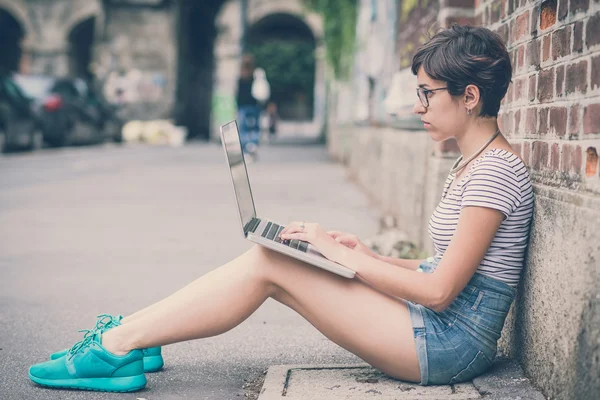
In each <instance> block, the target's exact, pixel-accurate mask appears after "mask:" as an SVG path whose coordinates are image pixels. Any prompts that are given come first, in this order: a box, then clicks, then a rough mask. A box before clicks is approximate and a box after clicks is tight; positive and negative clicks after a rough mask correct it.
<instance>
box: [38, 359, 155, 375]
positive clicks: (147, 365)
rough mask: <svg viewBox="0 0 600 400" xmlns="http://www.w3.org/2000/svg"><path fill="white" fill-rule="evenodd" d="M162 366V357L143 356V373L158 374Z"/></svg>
mask: <svg viewBox="0 0 600 400" xmlns="http://www.w3.org/2000/svg"><path fill="white" fill-rule="evenodd" d="M61 357H64V356H61ZM61 357H55V358H52V357H50V360H57V359H59V358H61ZM164 365H165V361H164V359H163V358H162V355H160V356H144V372H158V371H160V370H161V369H162V368H163V366H164Z"/></svg>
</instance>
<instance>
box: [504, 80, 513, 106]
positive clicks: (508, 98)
mask: <svg viewBox="0 0 600 400" xmlns="http://www.w3.org/2000/svg"><path fill="white" fill-rule="evenodd" d="M514 86H515V84H514V82H513V83H511V84H510V85H508V90H507V91H506V95H505V96H504V100H505V102H506V103H507V104H508V103H512V101H513V91H514Z"/></svg>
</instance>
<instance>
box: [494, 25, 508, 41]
mask: <svg viewBox="0 0 600 400" xmlns="http://www.w3.org/2000/svg"><path fill="white" fill-rule="evenodd" d="M496 33H497V34H498V35H499V36H500V37H501V38H502V41H503V42H504V43H505V44H506V43H507V42H508V25H507V24H502V25H500V26H499V27H498V29H497V30H496Z"/></svg>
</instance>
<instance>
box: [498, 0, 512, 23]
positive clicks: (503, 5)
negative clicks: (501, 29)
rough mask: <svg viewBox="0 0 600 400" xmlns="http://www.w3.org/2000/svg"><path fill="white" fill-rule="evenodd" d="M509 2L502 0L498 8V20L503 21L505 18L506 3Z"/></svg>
mask: <svg viewBox="0 0 600 400" xmlns="http://www.w3.org/2000/svg"><path fill="white" fill-rule="evenodd" d="M509 1H510V0H502V5H501V6H500V19H504V17H506V3H508V2H509Z"/></svg>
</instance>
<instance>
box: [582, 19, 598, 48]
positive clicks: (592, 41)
mask: <svg viewBox="0 0 600 400" xmlns="http://www.w3.org/2000/svg"><path fill="white" fill-rule="evenodd" d="M598 32H600V13H596V14H594V15H593V16H591V17H590V19H588V22H587V26H586V27H585V44H586V46H587V47H592V46H594V45H597V44H598V43H600V35H598Z"/></svg>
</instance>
